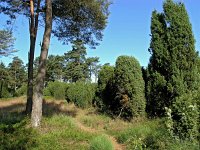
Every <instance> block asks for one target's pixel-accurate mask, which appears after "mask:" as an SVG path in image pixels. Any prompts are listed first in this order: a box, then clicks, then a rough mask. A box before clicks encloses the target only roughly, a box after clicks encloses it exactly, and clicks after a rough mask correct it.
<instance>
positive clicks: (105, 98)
mask: <svg viewBox="0 0 200 150" xmlns="http://www.w3.org/2000/svg"><path fill="white" fill-rule="evenodd" d="M113 77H114V67H113V66H110V65H103V66H102V68H101V69H100V71H99V73H98V86H97V91H96V99H95V102H94V103H95V105H96V106H98V107H99V108H100V109H101V110H104V109H105V110H108V109H109V108H110V107H111V105H112V81H113Z"/></svg>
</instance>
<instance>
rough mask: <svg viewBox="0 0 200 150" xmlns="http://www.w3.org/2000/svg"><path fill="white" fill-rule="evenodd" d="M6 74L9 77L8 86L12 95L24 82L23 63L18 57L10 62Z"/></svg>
mask: <svg viewBox="0 0 200 150" xmlns="http://www.w3.org/2000/svg"><path fill="white" fill-rule="evenodd" d="M8 72H9V75H10V78H9V86H10V87H11V93H12V94H14V93H15V92H16V90H17V89H19V88H20V87H21V86H22V85H23V83H25V81H26V72H25V66H24V65H23V61H22V60H21V59H20V58H18V57H14V58H13V60H12V62H11V63H9V65H8Z"/></svg>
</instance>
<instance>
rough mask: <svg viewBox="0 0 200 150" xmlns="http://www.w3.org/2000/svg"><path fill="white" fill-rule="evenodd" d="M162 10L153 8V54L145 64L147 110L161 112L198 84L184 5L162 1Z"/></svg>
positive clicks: (193, 48) (160, 113) (190, 33)
mask: <svg viewBox="0 0 200 150" xmlns="http://www.w3.org/2000/svg"><path fill="white" fill-rule="evenodd" d="M163 8H164V13H158V12H156V11H154V12H153V13H152V20H151V37H152V39H151V45H150V48H149V51H150V53H151V54H152V56H151V58H150V63H149V66H148V73H147V74H148V83H147V95H148V96H147V97H148V103H147V104H148V105H147V107H148V109H147V110H148V111H149V112H150V114H151V115H164V107H169V106H171V105H172V103H173V101H174V99H175V98H176V97H178V96H181V95H182V94H184V93H187V92H188V91H193V90H195V89H196V88H197V87H198V84H199V83H198V82H197V67H196V60H197V53H196V52H195V47H194V42H195V40H194V36H193V33H192V27H191V24H190V22H189V17H188V14H187V11H186V9H185V6H184V5H183V4H182V3H174V2H173V1H172V0H167V1H165V3H164V5H163Z"/></svg>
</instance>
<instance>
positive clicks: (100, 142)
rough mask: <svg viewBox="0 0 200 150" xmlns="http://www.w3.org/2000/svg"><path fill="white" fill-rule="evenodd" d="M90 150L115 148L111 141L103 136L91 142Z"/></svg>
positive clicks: (112, 149)
mask: <svg viewBox="0 0 200 150" xmlns="http://www.w3.org/2000/svg"><path fill="white" fill-rule="evenodd" d="M90 150H114V148H113V145H112V142H111V141H110V139H109V138H108V137H107V136H105V135H101V136H97V137H95V138H94V139H93V140H92V141H91V144H90Z"/></svg>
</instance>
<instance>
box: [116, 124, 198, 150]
mask: <svg viewBox="0 0 200 150" xmlns="http://www.w3.org/2000/svg"><path fill="white" fill-rule="evenodd" d="M117 139H118V141H119V142H120V143H123V144H126V146H127V150H140V149H145V150H155V149H156V150H171V149H173V150H180V149H192V150H198V147H199V145H198V141H196V140H193V141H191V140H189V141H188V140H181V141H180V140H177V139H174V138H172V137H171V136H170V135H169V133H168V131H167V130H166V128H165V126H164V124H163V120H149V121H145V122H139V123H137V124H136V125H135V124H134V125H132V126H131V127H129V128H128V129H125V130H124V131H120V132H118V133H117Z"/></svg>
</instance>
